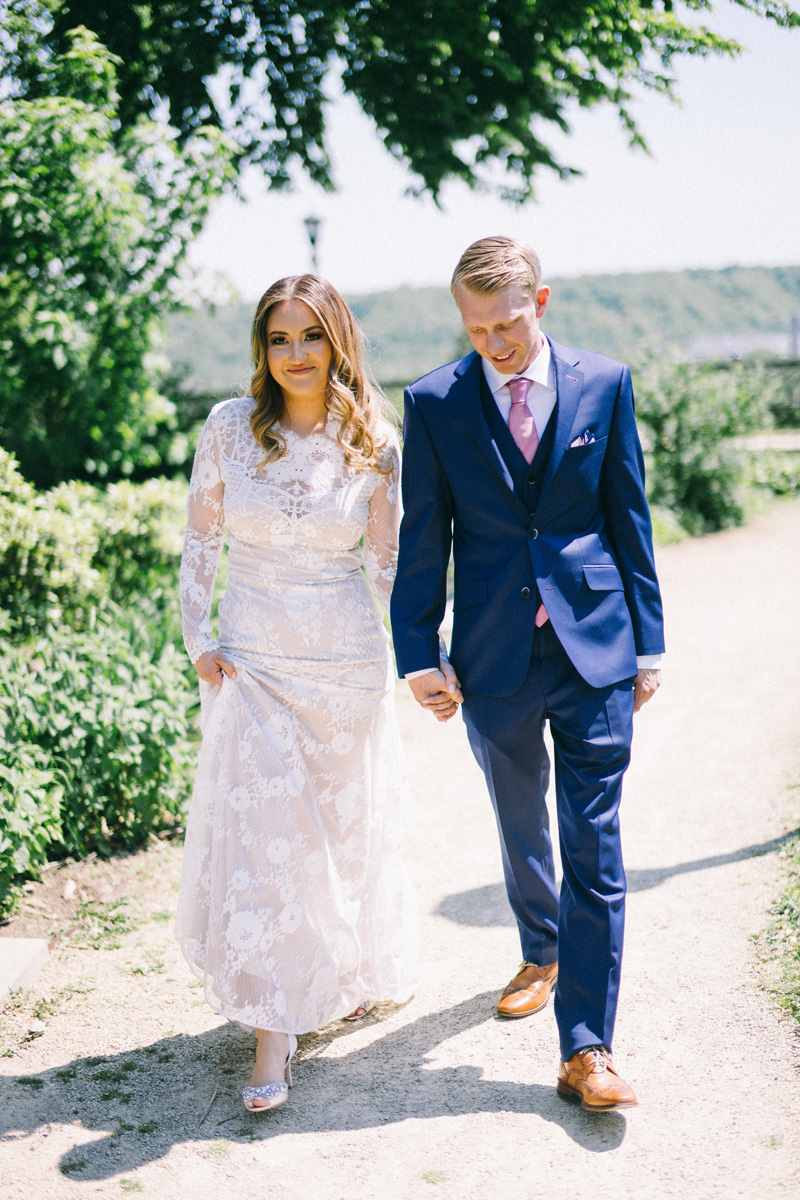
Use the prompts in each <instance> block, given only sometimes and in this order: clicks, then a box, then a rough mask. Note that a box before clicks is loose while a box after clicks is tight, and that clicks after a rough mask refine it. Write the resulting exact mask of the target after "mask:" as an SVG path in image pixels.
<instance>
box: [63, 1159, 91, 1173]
mask: <svg viewBox="0 0 800 1200" xmlns="http://www.w3.org/2000/svg"><path fill="white" fill-rule="evenodd" d="M85 1166H86V1159H85V1158H73V1160H72V1162H65V1163H61V1165H60V1166H59V1168H58V1169H59V1171H60V1172H61V1174H62V1175H71V1174H72V1172H73V1171H82V1170H83V1168H84V1167H85Z"/></svg>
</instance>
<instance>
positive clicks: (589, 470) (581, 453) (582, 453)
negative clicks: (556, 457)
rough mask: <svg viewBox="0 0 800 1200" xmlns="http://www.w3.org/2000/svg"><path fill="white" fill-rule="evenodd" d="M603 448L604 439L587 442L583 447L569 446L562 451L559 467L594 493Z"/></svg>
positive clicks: (600, 466) (604, 446)
mask: <svg viewBox="0 0 800 1200" xmlns="http://www.w3.org/2000/svg"><path fill="white" fill-rule="evenodd" d="M605 448H606V439H605V438H604V437H603V438H597V439H596V440H595V441H594V442H588V443H587V444H586V445H585V446H570V447H568V449H566V450H565V451H564V457H563V459H562V460H561V465H562V466H563V467H564V468H565V469H566V470H568V471H569V473H570V475H571V476H572V477H573V479H574V478H575V476H577V478H578V479H580V480H581V481H582V483H583V485H584V486H585V487H587V488H589V489H590V490H591V491H595V489H596V488H597V485H598V483H599V481H600V471H601V469H602V466H603V452H604V451H605Z"/></svg>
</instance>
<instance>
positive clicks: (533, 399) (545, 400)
mask: <svg viewBox="0 0 800 1200" xmlns="http://www.w3.org/2000/svg"><path fill="white" fill-rule="evenodd" d="M481 366H482V367H483V374H484V377H485V379H486V382H487V383H488V385H489V390H490V391H491V393H492V396H493V398H494V402H495V404H496V405H497V407H498V409H499V410H500V415H501V416H502V418H503V420H504V421H505V423H506V425H507V424H508V414H509V412H510V411H511V393H510V392H509V390H508V382H509V380H510V379H530V381H531V387H530V388H529V389H528V395H527V397H526V399H525V403H526V404H527V406H528V411H529V412H530V414H531V416H532V417H533V423H534V425H535V426H536V432H537V433H538V435H539V439H540V440H541V437H542V434H543V433H544V431H545V428H546V427H547V422H548V421H549V420H550V418H551V416H552V415H553V409H554V408H555V406H556V372H555V365H554V363H553V356H552V354H551V353H550V343H549V342H548V340H547V338H544V339H543V341H542V348H541V350H540V351H539V353H538V354H537V355H536V358H535V359H534V360H533V362H532V363H529V364H528V366H527V367H526V368H525V370H524V371H520V372H519V374H517V375H503V374H501V372H500V371H498V370H497V368H496V367H495V366H493V365H492V363H490V362H488V361H487V359H485V358H482V359H481ZM492 445H494V443H492ZM494 448H495V452H496V453H497V456H498V458H499V459H500V465H501V467H502V468H503V474H504V475H505V477H506V483H507V484H508V485H509V487H511V488H513V486H514V484H513V482H512V480H511V476H510V474H509V472H508V468H507V467H506V465H505V463H504V462H503V459H502V456H501V454H500V451H499V450H498V448H497V446H495V447H494ZM440 641H441V635H440ZM442 657H444V655H443V656H442ZM663 658H664V655H663V654H637V656H636V665H637V666H638V668H639V670H640V671H641V670H646V669H650V670H659V669H660V668H661V665H662V661H663ZM437 669H438V668H437V667H423V669H422V670H420V671H409V672H408V674H407V675H406V677H405V678H406V679H416V678H417V676H419V675H429V674H430V672H431V671H436V670H437Z"/></svg>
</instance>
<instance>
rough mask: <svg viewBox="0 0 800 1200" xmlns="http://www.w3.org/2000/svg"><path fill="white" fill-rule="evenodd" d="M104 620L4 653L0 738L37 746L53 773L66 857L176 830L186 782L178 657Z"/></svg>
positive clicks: (184, 708)
mask: <svg viewBox="0 0 800 1200" xmlns="http://www.w3.org/2000/svg"><path fill="white" fill-rule="evenodd" d="M110 616H111V614H110V612H107V613H105V614H104V617H103V620H102V621H97V623H96V625H95V627H94V628H93V629H90V630H87V631H86V632H85V633H75V632H74V631H71V630H60V631H54V632H53V633H51V635H50V636H49V637H48V638H47V639H39V640H38V641H37V642H36V643H35V644H32V645H28V646H18V647H11V646H8V647H5V648H4V650H5V654H4V658H5V664H6V669H5V671H4V673H3V676H2V678H0V714H2V715H1V716H0V720H2V722H3V729H2V736H3V738H4V739H5V741H6V743H7V744H10V745H14V744H16V745H21V746H36V747H38V748H39V749H40V751H41V752H43V755H44V757H43V758H42V759H41V762H42V763H46V764H47V767H48V769H49V770H50V771H54V772H55V771H57V772H58V776H59V778H60V780H61V782H62V784H63V797H62V800H61V832H62V839H63V842H62V845H63V852H64V853H68V854H76V855H83V854H87V853H88V852H89V851H91V850H98V851H100V852H101V853H103V854H108V853H110V852H111V851H113V850H115V849H119V848H132V847H135V846H138V845H140V844H141V843H142V842H143V841H144V840H145V839H146V838H147V836H148V834H149V833H151V832H159V831H161V830H164V829H173V828H175V827H176V826H177V825H179V824H180V822H181V819H182V813H183V806H184V802H185V800H186V796H187V794H188V790H189V786H190V781H191V775H192V764H193V749H192V744H191V739H190V730H189V718H188V712H189V709H190V707H191V706H192V704H194V703H195V692H194V690H193V689H190V687H189V685H188V684H187V682H186V676H185V672H184V667H183V661H182V659H183V656H182V655H180V654H179V653H178V652H177V651H176V650H175V648H174V647H173V646H172V645H166V646H164V647H161V648H159V650H158V652H157V653H156V654H152V653H151V650H150V647H149V646H148V645H147V643H146V640H145V637H146V631H147V626H146V625H143V626H141V627H139V628H137V627H135V626H133V625H132V624H131V623H130V622H126V621H125V617H124V614H122V613H119V614H118V617H117V622H116V623H112V622H111V620H110V619H109V618H110ZM56 840H57V839H56V838H53V841H54V842H55V841H56Z"/></svg>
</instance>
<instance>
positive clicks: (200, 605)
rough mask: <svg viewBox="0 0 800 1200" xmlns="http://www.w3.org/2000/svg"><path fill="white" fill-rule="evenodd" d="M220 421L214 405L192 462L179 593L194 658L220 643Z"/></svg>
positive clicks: (222, 487) (186, 638) (186, 641)
mask: <svg viewBox="0 0 800 1200" xmlns="http://www.w3.org/2000/svg"><path fill="white" fill-rule="evenodd" d="M219 436H220V430H219V422H218V421H217V420H216V419H215V411H214V410H212V412H211V414H210V416H209V418H208V420H207V421H206V423H205V425H204V426H203V432H202V433H201V434H200V440H199V442H198V443H197V451H196V453H195V456H194V466H193V467H192V479H191V483H190V485H189V505H188V512H187V521H186V531H185V533H184V539H183V557H182V558H181V576H180V595H181V613H182V616H183V641H184V645H185V646H186V652H187V654H188V655H189V658H190V659H191V660H192V662H197V660H198V658H199V657H200V655H201V654H203V653H204V652H205V651H206V650H216V649H218V647H219V642H218V641H216V639H215V638H214V637H213V635H212V631H211V620H210V618H211V601H212V598H213V595H214V581H215V579H216V577H217V565H218V563H219V555H220V551H221V549H222V536H223V531H224V528H225V518H224V515H223V509H222V496H223V492H224V490H225V485H224V484H223V482H222V476H221V475H220V467H219V460H220V447H219Z"/></svg>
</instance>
